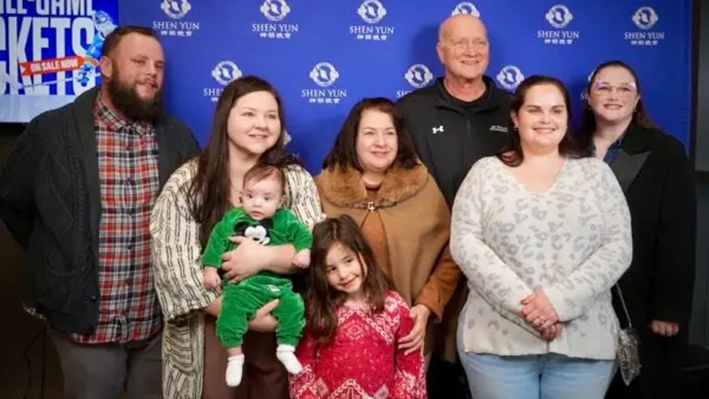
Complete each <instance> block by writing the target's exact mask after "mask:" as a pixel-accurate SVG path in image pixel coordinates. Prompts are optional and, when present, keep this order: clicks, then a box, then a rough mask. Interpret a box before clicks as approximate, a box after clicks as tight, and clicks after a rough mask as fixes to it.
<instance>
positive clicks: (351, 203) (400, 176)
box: [317, 164, 429, 208]
mask: <svg viewBox="0 0 709 399" xmlns="http://www.w3.org/2000/svg"><path fill="white" fill-rule="evenodd" d="M428 178H429V177H428V170H427V169H426V167H425V166H424V165H423V164H418V165H416V166H414V167H413V168H412V169H402V168H399V167H396V166H394V167H391V168H390V169H389V170H388V171H387V174H386V176H385V177H384V181H383V182H382V185H381V187H380V188H379V198H378V199H377V201H376V202H375V203H374V204H373V205H374V206H376V207H389V206H393V205H396V204H397V203H398V202H401V201H404V200H406V199H409V198H411V197H412V196H414V195H415V194H417V193H418V192H419V191H421V190H422V189H423V187H424V186H425V185H426V182H427V180H428ZM317 180H318V183H319V185H320V188H321V189H320V195H321V196H323V197H324V198H325V199H327V200H328V201H330V202H332V203H334V204H335V205H337V206H341V207H348V208H366V207H367V206H368V205H369V202H370V201H369V197H368V195H367V188H366V187H365V186H364V182H362V174H361V173H359V172H358V171H357V170H355V169H346V170H343V169H340V168H339V167H335V168H334V169H332V170H329V169H326V170H323V171H322V173H320V176H318V178H317Z"/></svg>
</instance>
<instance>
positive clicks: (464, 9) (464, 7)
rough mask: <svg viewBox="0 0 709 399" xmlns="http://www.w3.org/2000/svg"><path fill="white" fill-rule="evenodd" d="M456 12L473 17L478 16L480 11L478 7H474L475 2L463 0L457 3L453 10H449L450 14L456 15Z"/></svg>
mask: <svg viewBox="0 0 709 399" xmlns="http://www.w3.org/2000/svg"><path fill="white" fill-rule="evenodd" d="M458 14H468V15H472V16H474V17H478V18H480V11H478V8H477V7H475V4H473V3H471V2H469V1H464V2H462V3H458V5H457V6H455V8H454V9H453V12H451V15H458Z"/></svg>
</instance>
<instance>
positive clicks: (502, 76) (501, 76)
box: [497, 65, 524, 90]
mask: <svg viewBox="0 0 709 399" xmlns="http://www.w3.org/2000/svg"><path fill="white" fill-rule="evenodd" d="M523 80H524V75H523V74H522V71H521V70H520V69H519V68H517V67H516V66H514V65H507V66H505V67H504V68H502V69H501V70H500V72H499V73H498V74H497V81H498V82H500V84H501V85H502V87H504V88H505V89H508V90H514V89H516V88H517V85H519V84H520V83H522V81H523Z"/></svg>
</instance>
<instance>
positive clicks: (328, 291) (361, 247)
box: [305, 215, 392, 343]
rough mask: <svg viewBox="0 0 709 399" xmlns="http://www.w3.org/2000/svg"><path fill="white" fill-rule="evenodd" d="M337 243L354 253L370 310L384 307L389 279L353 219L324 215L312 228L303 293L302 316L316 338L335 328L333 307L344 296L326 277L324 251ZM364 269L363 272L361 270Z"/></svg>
mask: <svg viewBox="0 0 709 399" xmlns="http://www.w3.org/2000/svg"><path fill="white" fill-rule="evenodd" d="M335 244H340V245H342V246H344V247H346V248H348V249H350V250H352V252H354V253H355V254H356V255H358V257H359V260H360V263H361V264H362V268H363V269H365V270H363V273H362V274H363V279H364V281H363V283H362V290H363V293H364V295H365V298H366V300H367V302H368V303H369V305H370V306H371V309H372V311H373V313H379V312H381V311H383V310H384V301H385V300H386V296H387V292H388V291H389V289H391V287H392V283H391V281H390V280H389V278H388V277H387V276H386V275H385V274H384V272H383V271H382V270H381V269H380V268H379V267H377V264H376V262H375V260H374V255H373V253H372V249H371V248H370V246H369V244H368V243H367V240H366V239H365V238H364V236H363V235H362V231H361V230H360V229H359V226H357V223H356V222H355V221H354V220H353V219H352V218H351V217H350V216H348V215H342V216H340V217H337V218H328V219H326V220H324V221H322V222H320V223H318V224H317V225H315V227H314V228H313V248H312V251H311V263H310V273H309V274H308V289H307V292H306V295H305V298H306V300H305V302H306V308H307V313H306V319H307V323H308V325H309V326H310V329H311V333H312V335H313V337H314V338H315V339H316V341H318V342H322V343H326V342H329V341H330V340H331V339H332V337H333V336H334V335H335V332H336V330H337V308H338V307H339V306H341V305H342V304H343V303H344V301H345V299H346V297H345V295H343V294H342V292H340V291H337V290H335V289H334V288H332V287H331V286H330V284H329V283H328V281H327V275H326V272H325V270H326V267H327V264H326V263H327V262H326V259H327V254H328V252H330V249H331V248H332V247H333V246H334V245H335ZM365 271H366V276H364V274H365V273H364V272H365Z"/></svg>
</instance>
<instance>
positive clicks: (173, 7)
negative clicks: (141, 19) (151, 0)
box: [151, 0, 199, 37]
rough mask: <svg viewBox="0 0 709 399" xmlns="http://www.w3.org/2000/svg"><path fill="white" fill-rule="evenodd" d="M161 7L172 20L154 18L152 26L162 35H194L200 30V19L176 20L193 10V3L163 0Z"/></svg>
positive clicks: (180, 0) (182, 0)
mask: <svg viewBox="0 0 709 399" xmlns="http://www.w3.org/2000/svg"><path fill="white" fill-rule="evenodd" d="M160 9H162V10H163V12H164V13H165V15H167V16H168V17H170V18H171V19H172V20H169V19H167V20H154V21H152V24H151V26H152V28H153V29H155V32H156V33H157V34H158V35H160V36H178V37H192V35H193V34H195V33H196V32H197V31H199V21H194V20H192V21H189V20H187V21H185V20H182V21H176V20H178V19H182V18H184V16H185V15H187V14H188V13H189V12H190V11H191V10H192V5H191V4H190V2H189V1H187V0H162V1H161V2H160Z"/></svg>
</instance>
